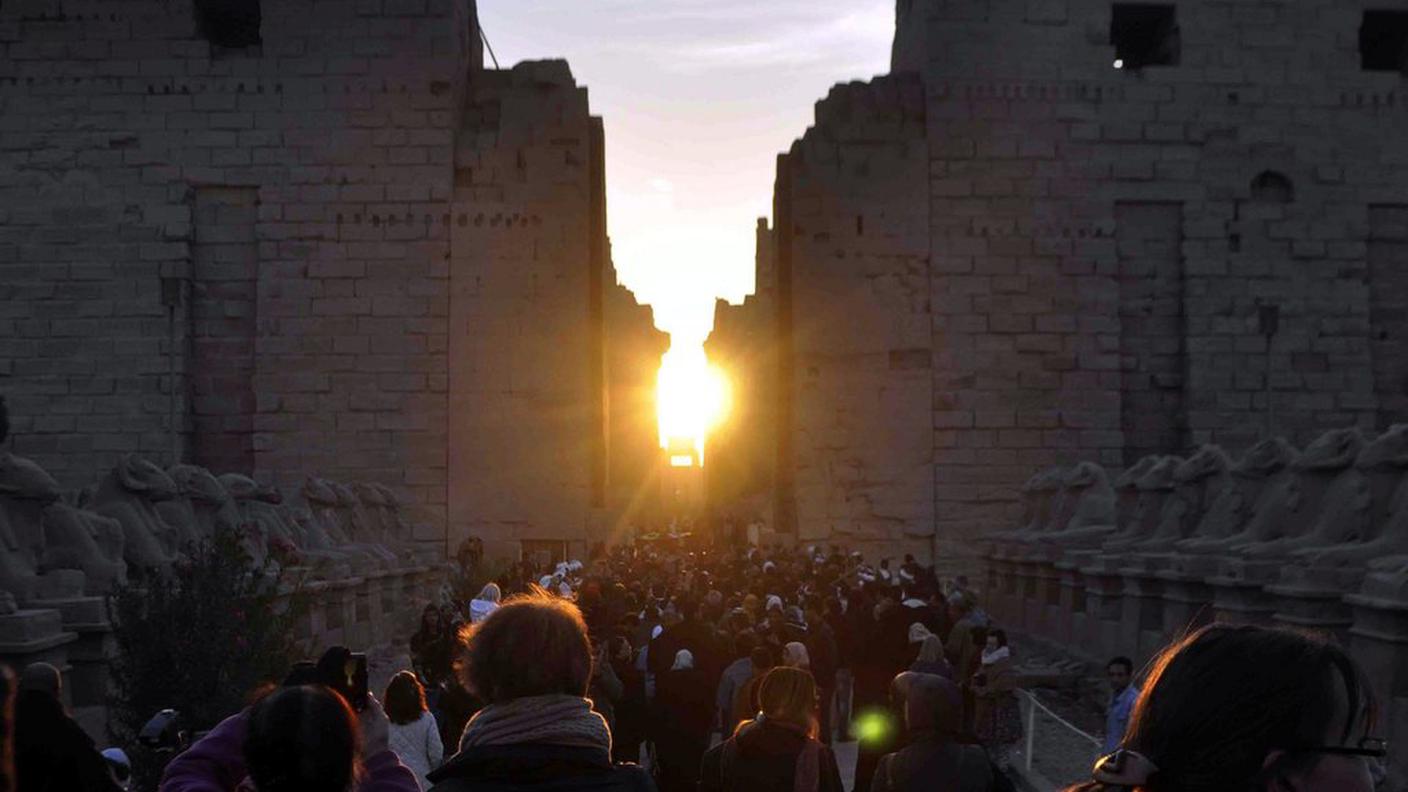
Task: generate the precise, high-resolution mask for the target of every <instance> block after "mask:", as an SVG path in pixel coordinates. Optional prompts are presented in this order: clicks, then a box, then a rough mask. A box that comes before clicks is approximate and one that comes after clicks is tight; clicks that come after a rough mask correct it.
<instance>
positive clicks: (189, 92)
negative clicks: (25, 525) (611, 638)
mask: <svg viewBox="0 0 1408 792" xmlns="http://www.w3.org/2000/svg"><path fill="white" fill-rule="evenodd" d="M480 46H481V45H480V35H479V31H478V26H477V22H476V14H475V7H474V4H473V2H471V0H355V1H354V0H310V1H309V2H299V3H271V2H264V3H262V7H261V4H260V3H259V2H257V1H256V0H240V1H239V2H212V1H211V0H197V1H193V0H119V1H116V2H114V1H113V0H104V1H103V2H93V0H88V1H87V2H85V1H83V0H63V2H59V0H19V1H18V2H6V3H4V4H3V6H0V388H3V390H4V391H5V392H6V394H7V395H8V396H9V398H10V403H11V410H12V413H13V415H14V417H15V426H14V436H15V439H14V450H15V452H16V453H18V454H22V455H24V456H28V457H32V458H34V459H35V460H37V461H38V462H39V463H40V464H41V465H43V466H44V467H45V468H47V469H48V470H50V471H51V472H52V473H53V474H54V475H55V476H56V477H58V478H59V479H60V480H61V482H63V483H65V484H67V485H69V486H77V485H79V484H80V483H81V482H83V481H85V480H87V479H89V478H91V477H92V476H93V474H94V473H95V472H96V471H98V470H101V469H103V468H105V467H110V466H111V465H112V463H113V462H114V461H115V460H116V459H117V458H118V457H119V456H120V455H121V454H123V453H125V452H132V451H136V452H140V453H142V454H144V455H147V456H150V457H153V458H154V459H157V460H158V461H160V462H163V463H169V462H171V461H176V460H177V459H185V460H187V461H192V462H196V463H198V464H203V465H207V466H210V467H212V468H214V469H215V470H216V471H217V472H221V471H225V470H237V471H243V472H252V473H254V474H255V475H256V476H257V477H258V478H260V479H261V480H264V481H266V482H270V483H276V484H279V485H281V486H284V487H291V486H295V485H297V484H298V483H299V482H301V480H302V478H303V476H304V475H306V474H307V473H309V472H310V471H318V472H319V473H320V474H326V475H329V476H332V477H335V478H343V479H349V480H362V479H365V480H372V481H378V482H383V483H387V484H390V485H392V486H395V487H398V488H401V489H403V490H404V491H406V492H407V493H409V494H410V495H412V496H413V497H414V500H415V502H417V503H419V504H421V506H422V507H424V508H425V509H427V511H428V513H427V516H428V517H430V518H432V519H431V520H430V521H429V523H428V524H429V525H431V526H432V530H433V531H434V533H433V534H432V535H426V536H422V537H420V538H421V539H422V540H426V541H437V542H446V543H447V544H449V545H450V546H451V547H453V545H454V544H455V543H456V542H457V541H458V540H459V539H460V538H463V537H464V536H466V535H469V534H474V535H477V536H480V537H482V538H484V539H485V540H486V541H487V542H488V549H489V553H490V555H501V556H511V555H513V554H514V553H516V552H517V551H518V550H519V544H518V543H519V541H520V540H524V539H529V540H548V541H551V542H557V543H559V544H560V543H562V542H568V543H575V546H574V547H573V551H574V552H581V551H582V550H583V549H585V545H586V544H587V543H589V542H592V541H597V540H601V539H604V538H606V537H605V532H604V531H605V529H604V528H603V526H607V525H610V524H611V523H612V522H613V521H614V520H615V519H616V518H615V515H616V514H617V513H618V512H619V511H620V509H621V508H623V506H622V504H620V503H617V502H614V501H613V499H612V498H610V497H608V493H609V492H618V491H621V490H624V489H633V487H632V482H623V481H620V480H618V479H617V478H613V474H612V470H613V462H617V461H619V462H620V463H621V464H620V465H619V466H618V467H619V469H620V470H621V471H628V470H639V469H640V463H639V462H638V460H639V459H640V458H641V457H642V456H644V457H646V458H653V455H654V453H655V437H654V432H653V430H652V431H651V432H649V433H648V434H644V435H642V434H640V433H634V434H621V433H619V432H616V433H613V429H612V427H611V424H610V423H609V419H610V410H609V398H608V396H609V391H610V390H611V383H612V382H617V381H619V382H621V383H634V382H637V381H638V380H639V379H640V378H641V377H642V376H648V373H643V372H642V371H640V370H637V369H636V368H633V367H640V366H644V367H645V369H647V370H648V371H651V372H653V364H654V361H653V360H649V359H646V360H623V359H619V358H617V359H612V360H611V363H610V366H608V355H607V352H606V350H607V348H608V341H607V338H608V336H609V335H613V334H614V335H616V336H619V337H620V338H621V339H622V342H623V343H625V344H639V345H643V347H644V348H653V347H658V346H659V345H661V340H660V336H659V335H658V334H657V333H655V331H654V330H653V328H652V327H651V326H650V317H649V313H648V311H644V310H643V309H637V310H634V311H631V310H623V311H616V312H615V313H612V314H611V315H612V316H613V317H616V319H617V320H619V322H620V325H619V326H613V327H611V328H608V326H607V325H608V313H609V312H608V310H607V305H608V303H611V304H617V303H620V302H621V301H623V300H624V301H626V302H628V303H629V304H630V305H631V306H632V307H635V304H634V301H633V300H632V299H631V298H630V296H629V294H627V293H625V292H624V290H622V289H621V288H620V287H619V286H617V285H616V282H615V274H614V270H613V269H612V267H611V264H610V260H609V248H608V243H607V240H606V236H605V198H604V195H605V192H604V168H603V148H602V133H601V122H600V120H599V119H596V118H594V117H592V116H591V115H590V111H589V109H588V105H587V96H586V90H585V89H584V88H581V87H578V86H577V85H576V84H575V82H574V81H573V79H572V76H571V73H570V71H569V70H568V68H567V65H566V64H565V63H562V62H542V63H527V64H520V65H519V66H518V67H515V68H513V69H510V70H503V71H499V70H492V69H484V68H483V67H482V55H481V52H480ZM637 339H638V340H637ZM622 387H625V386H624V385H622ZM608 438H614V440H615V442H612V443H608ZM613 487H614V489H613ZM447 526H448V528H447Z"/></svg>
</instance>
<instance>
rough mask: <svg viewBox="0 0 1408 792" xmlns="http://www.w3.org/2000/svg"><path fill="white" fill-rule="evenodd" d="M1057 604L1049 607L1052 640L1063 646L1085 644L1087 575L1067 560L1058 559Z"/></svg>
mask: <svg viewBox="0 0 1408 792" xmlns="http://www.w3.org/2000/svg"><path fill="white" fill-rule="evenodd" d="M1054 566H1055V571H1056V576H1057V580H1056V586H1057V593H1056V604H1055V605H1054V606H1053V607H1050V608H1048V609H1047V614H1048V616H1047V618H1048V619H1049V621H1050V624H1051V633H1052V640H1054V641H1056V642H1057V643H1059V644H1061V645H1062V646H1071V645H1073V644H1074V645H1083V644H1084V641H1083V630H1084V628H1085V577H1084V576H1082V575H1081V573H1080V570H1079V569H1076V568H1075V566H1074V565H1072V564H1071V563H1069V562H1067V561H1057V562H1056V564H1055V565H1054Z"/></svg>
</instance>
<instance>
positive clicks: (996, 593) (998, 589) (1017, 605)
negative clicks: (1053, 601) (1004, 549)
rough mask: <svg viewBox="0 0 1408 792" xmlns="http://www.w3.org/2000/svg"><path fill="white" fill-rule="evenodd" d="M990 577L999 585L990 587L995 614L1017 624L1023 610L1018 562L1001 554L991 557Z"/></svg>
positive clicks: (1005, 621) (1000, 619) (1009, 622)
mask: <svg viewBox="0 0 1408 792" xmlns="http://www.w3.org/2000/svg"><path fill="white" fill-rule="evenodd" d="M988 564H989V569H990V570H991V571H990V572H989V575H988V576H989V577H992V578H996V579H997V581H998V584H997V585H994V586H992V587H990V589H989V591H990V592H991V594H990V596H991V604H992V606H993V609H992V610H993V616H994V617H995V618H996V619H997V620H998V621H1000V622H1003V623H1005V624H1015V623H1016V622H1017V618H1018V614H1019V613H1021V610H1022V594H1021V591H1022V587H1021V586H1020V585H1019V582H1018V573H1017V563H1016V562H1015V561H1013V560H1011V559H1010V558H1006V557H1004V556H1001V555H993V556H990V557H989V561H988Z"/></svg>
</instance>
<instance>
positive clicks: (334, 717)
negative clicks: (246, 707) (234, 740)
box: [244, 685, 362, 792]
mask: <svg viewBox="0 0 1408 792" xmlns="http://www.w3.org/2000/svg"><path fill="white" fill-rule="evenodd" d="M361 745H362V737H361V730H360V729H359V728H358V724H357V718H356V716H355V715H353V714H352V710H351V709H349V708H348V706H347V702H346V701H344V700H343V699H342V696H340V695H338V694H337V693H334V692H333V691H332V690H330V689H328V688H326V687H323V686H322V685H304V686H302V687H285V688H278V689H276V690H274V691H273V692H271V693H269V694H268V695H267V696H265V697H264V698H262V699H260V700H259V701H258V702H257V703H255V705H254V706H253V707H252V708H250V711H249V731H248V733H247V736H246V737H245V741H244V759H245V765H246V767H247V768H248V772H249V776H250V778H252V779H254V786H255V787H256V788H257V789H259V790H260V792H344V791H345V790H346V789H347V788H348V787H349V786H350V785H351V783H352V782H353V780H355V779H356V777H357V766H358V762H357V758H358V755H359V754H360V753H361Z"/></svg>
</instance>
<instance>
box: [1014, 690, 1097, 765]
mask: <svg viewBox="0 0 1408 792" xmlns="http://www.w3.org/2000/svg"><path fill="white" fill-rule="evenodd" d="M1017 698H1018V700H1019V701H1020V702H1021V708H1022V725H1023V726H1024V727H1025V734H1023V736H1022V739H1023V751H1022V756H1021V757H1020V759H1019V760H1018V761H1020V762H1021V763H1022V764H1023V765H1024V766H1025V768H1026V771H1027V775H1028V776H1029V777H1030V776H1031V775H1032V774H1033V772H1035V773H1036V774H1038V775H1040V776H1041V777H1042V778H1044V779H1046V780H1047V781H1050V782H1051V783H1053V784H1055V785H1056V787H1057V788H1061V787H1063V786H1065V785H1066V784H1073V783H1076V782H1079V781H1084V780H1088V779H1089V778H1090V770H1091V768H1092V767H1094V765H1095V760H1097V759H1099V758H1100V753H1101V747H1102V744H1101V741H1100V740H1099V739H1098V738H1096V737H1093V736H1091V735H1090V734H1087V733H1086V732H1084V731H1082V730H1081V729H1080V728H1079V727H1077V726H1075V725H1074V724H1072V723H1071V722H1070V721H1068V720H1066V719H1065V718H1063V717H1061V716H1060V715H1058V714H1056V713H1055V712H1053V711H1052V710H1051V708H1050V707H1048V706H1046V705H1045V704H1043V703H1041V700H1040V699H1038V698H1037V697H1036V696H1035V695H1033V694H1032V693H1031V692H1029V691H1026V690H1018V691H1017Z"/></svg>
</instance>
